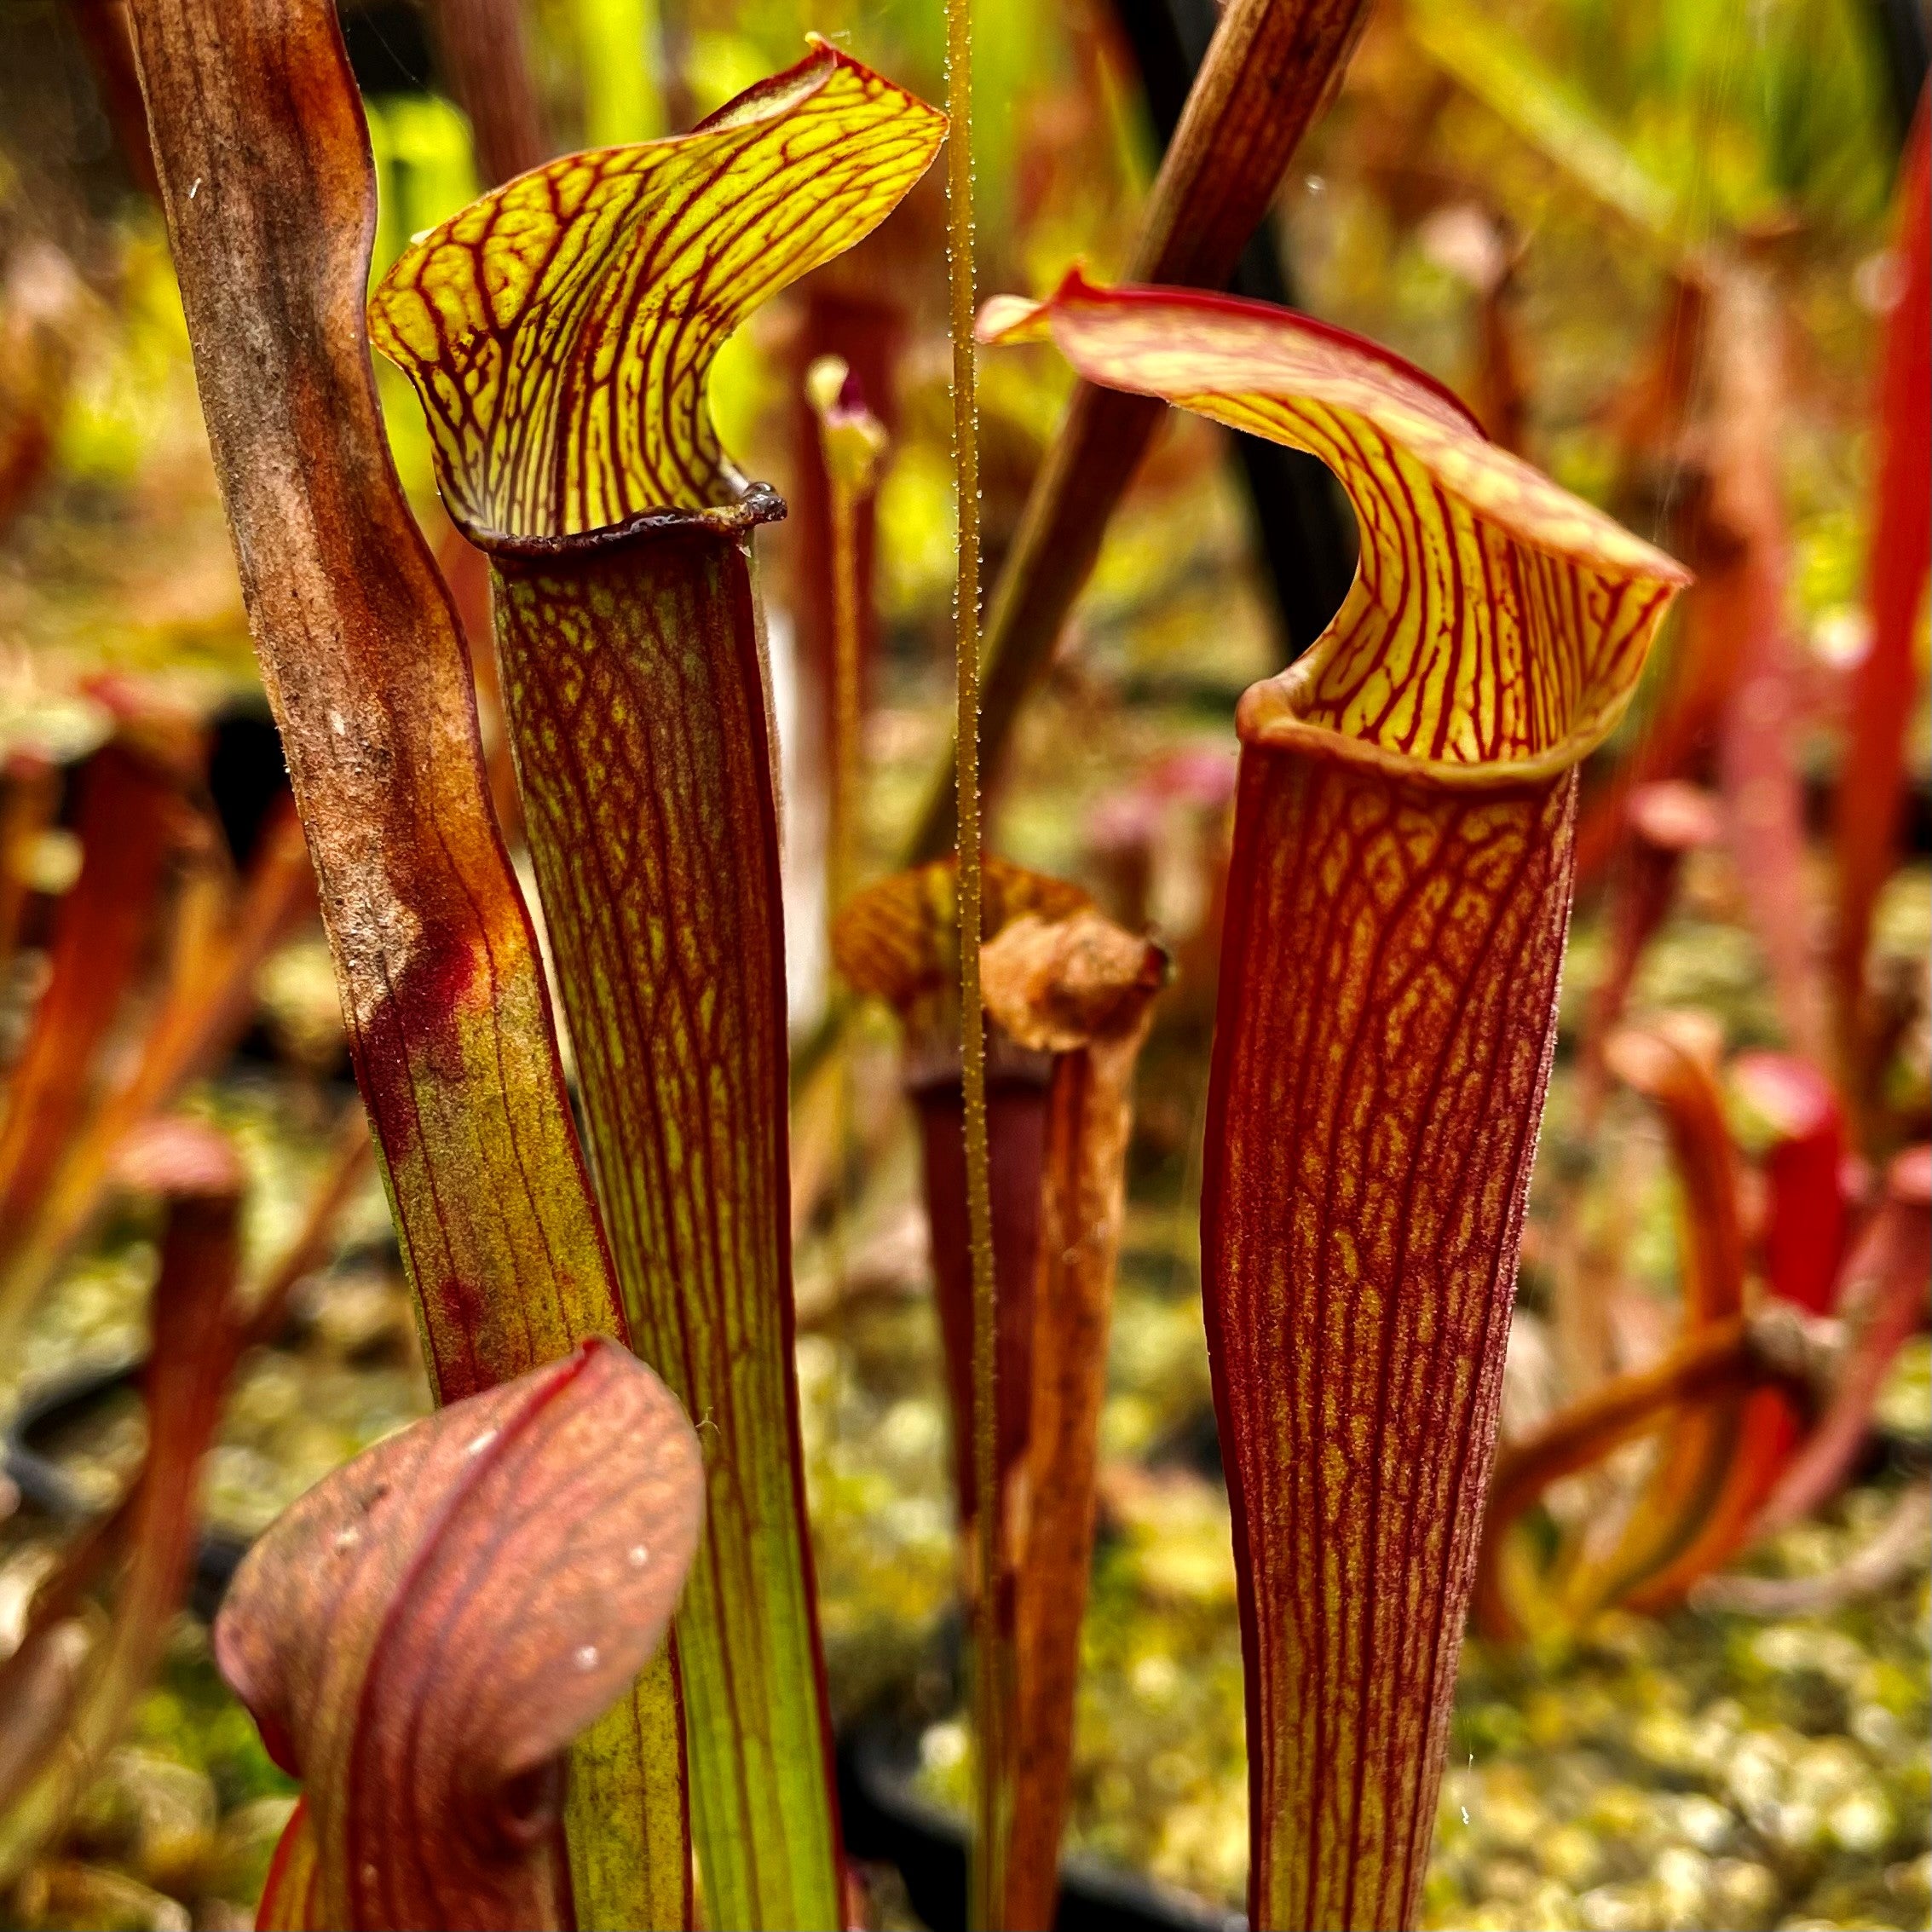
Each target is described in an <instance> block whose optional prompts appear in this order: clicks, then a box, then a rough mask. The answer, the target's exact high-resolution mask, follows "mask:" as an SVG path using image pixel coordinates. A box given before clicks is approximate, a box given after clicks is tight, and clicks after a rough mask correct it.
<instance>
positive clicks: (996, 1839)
mask: <svg viewBox="0 0 1932 1932" xmlns="http://www.w3.org/2000/svg"><path fill="white" fill-rule="evenodd" d="M946 112H947V116H948V118H949V123H950V125H951V133H950V135H949V137H948V140H947V143H946V268H947V292H948V295H949V324H950V326H951V332H952V340H953V474H954V484H955V487H956V488H957V491H958V497H959V510H958V518H959V522H958V531H959V575H958V579H957V582H956V588H955V591H954V600H955V609H954V621H955V626H956V628H955V631H954V639H955V644H954V648H955V650H956V652H957V654H958V669H959V708H958V716H957V719H956V721H955V724H954V743H955V745H956V747H957V759H956V764H955V768H954V780H955V787H956V792H957V798H958V804H957V811H958V817H959V889H958V890H959V919H960V1092H961V1097H962V1101H963V1113H964V1125H965V1138H966V1208H967V1215H968V1226H969V1227H970V1229H971V1234H972V1381H973V1392H974V1405H973V1415H974V1421H973V1444H972V1456H973V1468H974V1471H975V1473H976V1476H977V1479H978V1495H979V1497H980V1507H979V1508H978V1512H977V1513H976V1520H975V1524H974V1529H975V1547H974V1560H973V1570H974V1573H975V1583H976V1588H975V1593H974V1598H973V1716H974V1731H975V1733H976V1744H977V1747H978V1749H977V1757H976V1762H975V1768H974V1794H975V1796H974V1811H975V1831H974V1838H973V1854H972V1881H971V1887H970V1894H969V1906H970V1916H971V1919H972V1923H974V1924H976V1925H986V1924H990V1923H992V1918H991V1915H992V1912H993V1909H994V1901H995V1900H996V1899H997V1898H998V1897H999V1896H1000V1869H1001V1856H1000V1841H1001V1836H1002V1831H1001V1820H1000V1818H999V1816H998V1794H999V1776H1000V1770H999V1768H1000V1763H1001V1748H1000V1738H999V1728H1000V1726H1001V1721H1002V1717H1003V1704H1002V1700H1001V1695H1000V1686H999V1685H998V1684H997V1683H996V1682H995V1670H996V1668H997V1664H996V1660H997V1657H998V1652H999V1645H998V1638H997V1632H996V1630H995V1604H994V1595H993V1566H994V1560H995V1518H994V1511H993V1502H992V1499H993V1497H995V1494H996V1493H997V1489H998V1480H999V1471H998V1459H999V1450H998V1439H999V1422H998V1417H997V1416H996V1415H995V1408H994V1404H995V1401H996V1400H997V1393H998V1392H997V1388H996V1386H995V1384H996V1369H995V1294H996V1292H997V1290H996V1289H995V1282H994V1275H993V1206H992V1191H991V1185H990V1182H989V1178H988V1161H987V1147H986V1037H985V1030H984V1023H983V1019H982V1018H981V1014H980V994H979V946H980V926H981V919H980V822H979V420H978V359H977V344H976V343H975V341H974V337H973V310H974V307H975V289H974V277H973V218H972V193H973V182H972V9H971V6H970V4H969V3H968V0H946Z"/></svg>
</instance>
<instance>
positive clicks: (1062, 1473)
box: [980, 908, 1168, 1932]
mask: <svg viewBox="0 0 1932 1932" xmlns="http://www.w3.org/2000/svg"><path fill="white" fill-rule="evenodd" d="M1167 969H1168V961H1167V956H1166V954H1164V953H1163V952H1162V950H1161V949H1160V947H1158V946H1157V945H1155V944H1154V943H1151V941H1149V940H1146V939H1141V938H1136V937H1134V936H1133V934H1131V933H1129V932H1126V931H1122V929H1121V928H1120V927H1119V926H1116V925H1114V924H1113V923H1112V922H1111V921H1110V920H1106V919H1104V918H1103V917H1102V916H1101V915H1100V914H1099V913H1098V912H1095V911H1093V909H1092V908H1078V909H1076V910H1075V911H1073V912H1071V913H1070V914H1065V915H1064V916H1063V917H1060V918H1058V919H1044V918H1041V916H1040V915H1039V914H1035V913H1028V914H1022V915H1020V916H1019V917H1018V918H1017V919H1014V920H1012V922H1011V923H1010V924H1008V925H1007V926H1005V928H1004V929H1003V930H1002V931H1001V933H1000V935H999V937H997V938H996V939H995V940H994V941H993V942H992V943H991V944H990V945H989V946H988V947H987V948H986V949H985V952H984V954H983V960H982V976H981V981H980V984H981V988H982V991H983V996H984V999H985V1002H986V1008H987V1012H988V1013H989V1016H990V1017H991V1018H992V1019H993V1020H994V1022H995V1024H997V1025H999V1026H1000V1027H1001V1029H1004V1030H1005V1031H1006V1033H1007V1034H1009V1035H1011V1036H1012V1038H1013V1039H1014V1040H1016V1041H1018V1042H1019V1044H1020V1045H1021V1046H1023V1047H1029V1048H1031V1049H1033V1050H1035V1051H1039V1052H1050V1053H1053V1081H1052V1086H1051V1087H1050V1089H1049V1093H1048V1097H1047V1118H1046V1127H1045V1135H1044V1145H1043V1150H1042V1158H1041V1162H1040V1163H1039V1170H1038V1181H1037V1186H1038V1190H1039V1202H1040V1204H1039V1237H1038V1243H1037V1246H1038V1253H1037V1258H1036V1260H1035V1275H1034V1279H1033V1282H1032V1283H1031V1295H1030V1297H1029V1300H1030V1315H1031V1335H1030V1344H1031V1346H1030V1349H1029V1362H1028V1373H1029V1380H1028V1383H1027V1386H1026V1387H1024V1389H1022V1390H1020V1391H1018V1393H1019V1395H1020V1396H1021V1398H1022V1399H1023V1400H1024V1404H1025V1445H1026V1449H1025V1461H1024V1467H1023V1469H1022V1471H1021V1474H1020V1478H1019V1480H1018V1482H1017V1483H1016V1484H1015V1485H1012V1493H1011V1494H1010V1495H1009V1497H1008V1498H1007V1508H1006V1518H1007V1520H1006V1522H1004V1523H1003V1524H1002V1525H1001V1529H1002V1539H1003V1541H1004V1542H1005V1543H1006V1544H1007V1545H1008V1546H1009V1547H1010V1548H1011V1550H1012V1571H1013V1582H1012V1597H1013V1601H1012V1606H1011V1624H1010V1628H1011V1632H1012V1676H1011V1683H1012V1698H1013V1704H1014V1711H1013V1718H1012V1722H1010V1723H1009V1724H1007V1725H1006V1726H1005V1727H1003V1729H1004V1734H1005V1736H1006V1739H1007V1740H1008V1743H1009V1749H1010V1751H1011V1753H1012V1762H1011V1768H1010V1771H1009V1772H1008V1773H1007V1774H1006V1779H1005V1787H1006V1789H1005V1795H1004V1799H1003V1802H1004V1804H1005V1808H1006V1814H1007V1819H1008V1824H1007V1829H1006V1831H1005V1832H1004V1833H1003V1834H1002V1838H1003V1851H1004V1871H1003V1872H1002V1874H1001V1891H1000V1911H999V1914H998V1921H997V1922H998V1923H1000V1924H1001V1925H1005V1926H1010V1927H1012V1928H1015V1929H1016V1932H1024V1929H1025V1928H1029V1927H1045V1926H1048V1925H1051V1924H1052V1923H1053V1904H1054V1895H1055V1893H1056V1891H1057V1889H1058V1880H1059V1869H1058V1860H1059V1847H1060V1837H1061V1833H1062V1831H1064V1828H1065V1824H1066V1815H1067V1807H1068V1801H1069V1797H1070V1788H1071V1773H1072V1766H1073V1719H1074V1700H1075V1690H1076V1681H1077V1679H1078V1675H1079V1670H1080V1629H1081V1618H1082V1616H1083V1615H1084V1613H1085V1611H1086V1607H1087V1580H1088V1577H1089V1575H1090V1573H1091V1571H1092V1566H1093V1524H1094V1494H1095V1477H1096V1472H1097V1468H1098V1462H1099V1427H1100V1404H1101V1400H1102V1399H1103V1397H1104V1394H1105V1393H1106V1380H1107V1329H1108V1325H1109V1323H1110V1318H1111V1316H1112V1313H1113V1300H1114V1270H1115V1264H1116V1260H1117V1259H1118V1256H1119V1252H1120V1233H1121V1218H1122V1208H1123V1203H1124V1200H1125V1196H1126V1184H1127V1138H1128V1134H1129V1133H1130V1131H1131V1129H1132V1127H1133V1105H1132V1097H1133V1070H1134V1064H1135V1063H1136V1061H1137V1060H1138V1059H1139V1055H1140V1048H1141V1046H1142V1043H1143V1042H1144V1041H1145V1039H1146V1037H1147V1030H1148V1028H1149V1026H1150V1024H1151V1021H1152V1017H1153V1014H1152V1008H1153V1001H1154V996H1155V995H1156V994H1157V993H1158V992H1159V991H1160V989H1161V988H1162V985H1163V984H1164V983H1165V982H1166V979H1167ZM1022 1306H1024V1304H1023V1305H1022ZM1001 1318H1002V1320H1004V1319H1005V1318H1006V1310H1005V1306H1004V1305H1002V1307H1001Z"/></svg>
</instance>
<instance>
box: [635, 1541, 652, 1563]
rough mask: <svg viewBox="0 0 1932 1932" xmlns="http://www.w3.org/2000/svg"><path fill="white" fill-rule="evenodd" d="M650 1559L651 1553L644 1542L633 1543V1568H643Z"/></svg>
mask: <svg viewBox="0 0 1932 1932" xmlns="http://www.w3.org/2000/svg"><path fill="white" fill-rule="evenodd" d="M650 1560H651V1553H650V1552H649V1550H648V1549H646V1548H644V1546H643V1544H642V1543H632V1545H631V1567H632V1569H633V1570H642V1569H643V1566H645V1565H646V1564H647V1563H649V1561H650Z"/></svg>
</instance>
